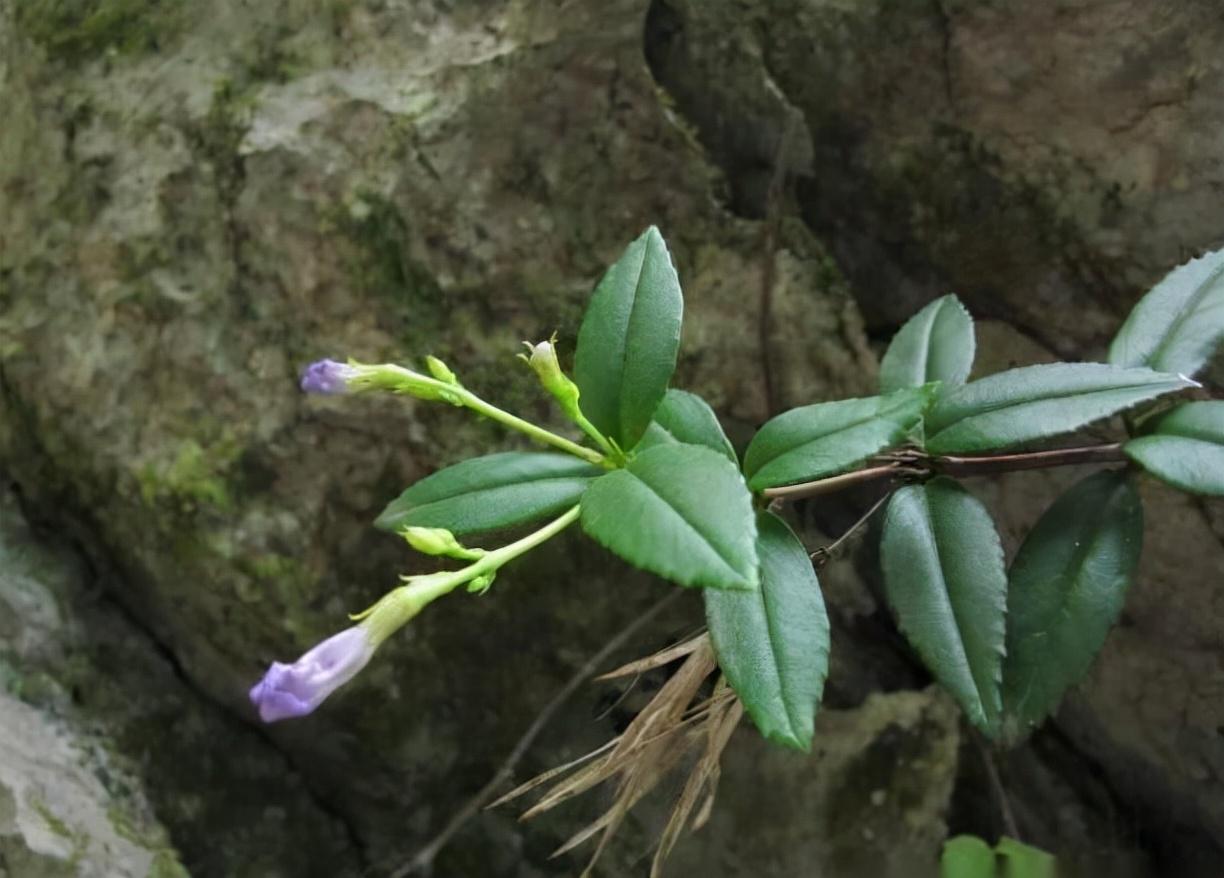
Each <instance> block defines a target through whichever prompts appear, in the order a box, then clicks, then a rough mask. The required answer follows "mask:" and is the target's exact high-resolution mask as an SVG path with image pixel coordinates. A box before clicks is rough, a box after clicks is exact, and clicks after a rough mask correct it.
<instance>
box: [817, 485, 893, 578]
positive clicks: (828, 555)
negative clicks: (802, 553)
mask: <svg viewBox="0 0 1224 878" xmlns="http://www.w3.org/2000/svg"><path fill="white" fill-rule="evenodd" d="M891 496H892V492H891V491H890V492H888V493H887V494H885V495H884V496H883V497H881V498H880V499H879V500H877V501H875V502H874V503H872V504H871V508H870V509H868V510H867V511H866V512H864V513H863V514H862V515H861V516H860V517H859V520H858V521H856V522H855V523H854V524H852V525H850V527H848V528H846V530H845V532H844V533H842V535H841V536H840V537H838V538H837V539H835V540H834V541H833V542H831V543H829V544H828V545H827V546H821V547H820V548H819V549H817V550H816V551H815V552H812V553H811V555H809V557H810V558H811V559H812V563H813V564H815V565H816V566H817V567H823V566H824V565H826V564H828V563H829V562H830V561H831V560H833V553H834V552H836V551H837V550H838V549H840V548H841V547H842V545H843V544H844V543H845V542H846V540H848V539H850V537H852V536H854V534H855V533H856V532H857V531H858V530H859V529H860V528H862V527H863V525H865V524H866V523H867V522H869V521H871V516H873V515H875V514H876V513H877V512H878V511H879V510H880V507H881V506H883V505H884V504H885V503H887V502H888V498H889V497H891Z"/></svg>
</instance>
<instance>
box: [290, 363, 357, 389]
mask: <svg viewBox="0 0 1224 878" xmlns="http://www.w3.org/2000/svg"><path fill="white" fill-rule="evenodd" d="M357 372H358V370H357V368H356V367H354V366H348V365H345V364H344V363H338V362H336V361H335V360H319V361H318V362H316V363H311V364H310V365H309V366H307V367H306V369H305V371H303V372H302V390H304V391H306V392H307V393H324V394H336V393H348V392H349V390H350V389H351V388H350V386H349V382H350V381H352V380H353V379H354V378H355V377H357Z"/></svg>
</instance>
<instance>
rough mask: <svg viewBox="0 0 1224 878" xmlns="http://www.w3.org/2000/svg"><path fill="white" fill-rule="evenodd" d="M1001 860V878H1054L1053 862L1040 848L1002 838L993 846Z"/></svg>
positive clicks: (1050, 856)
mask: <svg viewBox="0 0 1224 878" xmlns="http://www.w3.org/2000/svg"><path fill="white" fill-rule="evenodd" d="M995 851H996V852H997V853H998V855H999V858H1000V859H1002V860H1003V878H1054V876H1055V862H1054V857H1053V856H1052V855H1051V854H1048V853H1046V852H1045V851H1043V850H1041V849H1040V848H1035V847H1033V846H1032V845H1027V844H1025V843H1024V842H1021V841H1016V840H1015V839H1014V838H1008V837H1007V836H1004V837H1003V838H1001V839H999V843H998V844H997V845H995Z"/></svg>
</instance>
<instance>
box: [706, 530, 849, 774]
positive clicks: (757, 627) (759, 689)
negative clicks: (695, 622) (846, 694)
mask: <svg viewBox="0 0 1224 878" xmlns="http://www.w3.org/2000/svg"><path fill="white" fill-rule="evenodd" d="M756 550H757V557H758V558H759V559H760V563H761V567H760V571H761V586H760V588H758V589H757V590H756V591H751V592H748V591H726V590H715V589H709V590H707V591H706V592H705V606H706V622H707V624H708V625H709V627H710V638H711V639H712V640H713V643H714V651H715V653H716V654H717V655H718V664H719V666H720V667H721V668H722V671H723V673H724V674H725V675H726V677H727V681H728V682H729V683H730V684H731V688H732V689H734V690H735V692H736V694H737V695H739V697H740V700H741V701H743V702H744V707H745V708H746V709H747V710H748V715H749V716H751V717H752V720H753V722H755V723H756V726H757V728H758V729H760V730H761V734H762V735H764V736H765V737H766V738H768V739H769V740H771V741H774V742H776V743H779V744H785V745H787V746H789V747H795V748H797V749H800V750H807V749H809V748H810V747H811V745H812V730H813V725H814V718H815V715H816V708H817V706H818V705H819V704H820V696H821V693H822V692H823V691H824V681H825V677H826V676H827V675H828V672H829V619H828V616H827V615H825V606H824V599H823V598H822V597H821V595H820V583H819V582H817V581H816V573H815V571H814V570H813V569H812V561H811V559H810V558H809V557H808V553H807V549H805V548H804V547H803V543H801V542H799V538H798V537H796V536H795V534H794V533H793V532H792V531H791V529H790V528H789V527H788V526H787V525H786V522H784V521H783V520H782V519H780V518H778V517H777V516H776V515H774V514H773V513H771V512H765V511H762V512H760V513H758V515H757V543H756Z"/></svg>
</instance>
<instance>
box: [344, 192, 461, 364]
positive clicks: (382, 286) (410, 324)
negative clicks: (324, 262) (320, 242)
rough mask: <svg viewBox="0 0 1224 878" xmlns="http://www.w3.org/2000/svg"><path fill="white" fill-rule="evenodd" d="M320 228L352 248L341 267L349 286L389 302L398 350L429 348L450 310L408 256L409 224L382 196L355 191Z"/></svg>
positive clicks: (431, 278) (425, 272)
mask: <svg viewBox="0 0 1224 878" xmlns="http://www.w3.org/2000/svg"><path fill="white" fill-rule="evenodd" d="M323 227H324V230H325V231H331V232H336V233H338V234H340V235H342V236H343V237H344V238H347V239H348V241H349V242H350V243H351V245H352V247H351V251H350V252H351V255H350V257H349V259H348V260H347V264H346V267H347V270H348V272H349V275H350V277H351V278H352V281H353V287H354V289H355V290H356V291H357V292H359V293H361V294H363V295H366V296H371V297H376V298H379V299H382V300H383V301H385V302H389V303H390V305H391V313H392V314H393V315H394V316H395V317H396V318H397V319H398V320H399V322H400V324H401V327H402V329H401V337H402V342H403V347H404V348H405V349H406V350H410V351H418V350H420V351H424V350H425V349H426V348H428V347H429V344H428V341H429V339H431V338H433V337H434V336H435V335H436V334H437V332H438V331H439V330H440V329H441V327H442V324H443V322H444V321H445V319H446V317H447V312H448V311H449V310H450V309H449V308H447V307H446V304H445V302H444V297H443V295H442V292H441V290H440V289H439V288H438V285H437V283H436V282H435V281H434V279H433V277H432V276H431V275H430V274H429V272H428V271H427V270H425V269H424V268H423V267H421V266H420V265H418V264H416V263H415V262H414V261H413V260H412V258H411V255H410V254H409V253H408V248H407V242H408V238H409V235H408V224H407V220H406V219H405V217H404V215H403V214H402V213H401V212H400V210H399V208H398V207H397V206H396V205H395V204H394V203H393V202H392V201H391V200H390V199H388V198H386V197H385V196H383V195H380V194H378V193H376V192H370V191H367V190H359V191H358V192H356V193H354V194H353V195H352V196H351V197H350V198H349V199H348V201H347V203H346V204H344V205H339V206H337V207H336V208H335V209H334V210H332V211H331V212H330V213H329V214H328V215H327V216H325V217H324V218H323Z"/></svg>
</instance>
